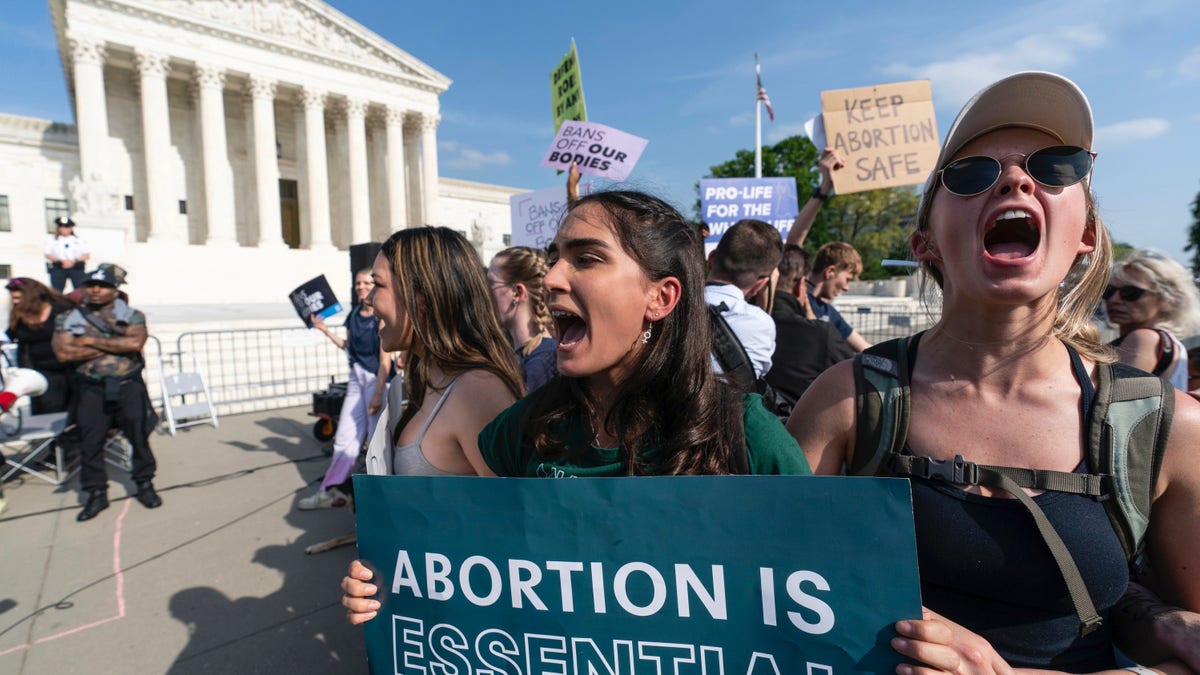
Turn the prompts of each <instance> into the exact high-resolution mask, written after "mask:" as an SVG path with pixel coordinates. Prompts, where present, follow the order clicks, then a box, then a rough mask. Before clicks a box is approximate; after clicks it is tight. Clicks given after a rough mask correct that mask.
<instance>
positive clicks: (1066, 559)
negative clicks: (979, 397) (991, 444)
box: [888, 453, 1103, 637]
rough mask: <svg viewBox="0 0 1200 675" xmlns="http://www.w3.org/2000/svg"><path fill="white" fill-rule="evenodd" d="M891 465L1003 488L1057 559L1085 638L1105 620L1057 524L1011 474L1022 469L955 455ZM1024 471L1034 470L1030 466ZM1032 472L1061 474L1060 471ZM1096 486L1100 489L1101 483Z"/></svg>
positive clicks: (908, 472)
mask: <svg viewBox="0 0 1200 675" xmlns="http://www.w3.org/2000/svg"><path fill="white" fill-rule="evenodd" d="M917 467H921V468H922V469H923V470H922V471H920V472H918V471H917V470H916V468H917ZM888 468H889V469H891V470H892V472H893V473H894V474H895V475H900V476H909V477H917V478H929V479H935V480H944V481H946V482H949V483H954V484H955V485H982V486H984V487H990V488H996V489H1000V490H1004V491H1005V492H1007V493H1009V494H1010V495H1012V496H1013V497H1016V498H1017V500H1018V501H1020V502H1021V504H1022V505H1023V506H1024V507H1025V510H1026V511H1028V512H1029V515H1030V516H1031V517H1032V518H1033V522H1034V525H1036V526H1037V529H1038V533H1039V534H1040V535H1042V541H1043V542H1045V544H1046V548H1047V549H1049V551H1050V555H1051V556H1053V558H1054V562H1055V564H1056V565H1057V566H1058V571H1059V574H1061V575H1062V579H1063V582H1064V583H1065V584H1066V586H1067V593H1068V594H1069V595H1070V596H1071V604H1072V605H1074V607H1075V615H1076V616H1078V617H1079V636H1080V637H1083V636H1085V635H1088V634H1089V633H1092V632H1094V631H1095V630H1096V629H1098V628H1100V625H1101V624H1102V623H1103V620H1102V619H1101V618H1100V615H1099V614H1098V613H1097V612H1096V605H1095V603H1093V602H1092V596H1091V594H1090V593H1088V589H1087V584H1086V583H1084V581H1083V575H1081V574H1080V573H1079V567H1078V566H1077V565H1076V564H1075V559H1074V558H1072V557H1071V552H1070V551H1069V550H1068V549H1067V545H1066V544H1065V543H1064V542H1063V540H1062V537H1060V536H1059V535H1058V531H1057V530H1055V529H1054V525H1053V524H1051V523H1050V520H1049V519H1048V518H1046V514H1045V513H1044V512H1043V511H1042V509H1041V507H1039V506H1038V505H1037V502H1035V501H1033V499H1032V498H1031V497H1030V496H1029V495H1027V494H1025V490H1023V489H1022V486H1021V485H1019V484H1018V483H1017V481H1016V480H1014V479H1013V478H1012V477H1011V476H1010V473H1009V472H1011V471H1021V470H1014V469H1012V468H1009V467H990V466H986V465H982V464H976V463H974V462H968V461H966V460H964V459H963V456H962V455H956V456H955V457H954V459H952V460H948V459H947V460H937V459H930V458H928V457H914V456H911V455H901V454H898V453H893V454H890V455H889V461H888ZM1024 471H1030V472H1032V470H1029V469H1026V470H1024ZM1033 473H1041V474H1059V473H1060V472H1054V471H1042V472H1033ZM1062 475H1067V474H1062ZM1085 478H1095V479H1097V483H1098V479H1099V476H1087V477H1085ZM1047 489H1052V488H1047ZM1097 489H1099V485H1098V484H1097Z"/></svg>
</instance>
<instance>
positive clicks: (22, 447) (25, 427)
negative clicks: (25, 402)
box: [0, 409, 74, 485]
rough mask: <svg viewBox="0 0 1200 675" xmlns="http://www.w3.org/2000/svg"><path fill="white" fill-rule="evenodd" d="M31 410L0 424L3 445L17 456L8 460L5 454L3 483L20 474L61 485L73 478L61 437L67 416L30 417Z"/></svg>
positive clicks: (19, 411) (0, 439) (9, 414)
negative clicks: (59, 440)
mask: <svg viewBox="0 0 1200 675" xmlns="http://www.w3.org/2000/svg"><path fill="white" fill-rule="evenodd" d="M27 411H28V409H23V410H17V409H13V410H11V411H9V412H8V413H7V414H6V415H5V416H6V417H10V416H11V417H17V418H18V419H16V420H8V421H6V422H5V423H4V424H0V445H2V446H4V448H5V450H6V451H7V450H13V451H15V452H16V453H17V454H16V455H15V456H12V457H9V456H8V453H7V452H5V459H4V466H3V467H0V469H3V470H4V474H3V475H2V476H0V480H8V478H9V477H11V476H12V475H13V474H15V473H17V472H18V471H24V472H25V473H27V474H30V475H32V476H37V477H38V478H41V479H42V480H44V481H47V482H49V483H53V484H55V485H62V484H63V483H65V482H67V480H69V479H70V478H71V476H72V475H73V474H74V472H70V473H68V471H67V469H68V467H67V466H66V458H65V457H64V455H63V449H62V445H61V444H60V443H58V442H57V441H58V438H59V436H61V435H62V433H63V431H64V430H65V429H66V426H67V413H65V412H60V413H47V414H45V415H30V414H28V412H27Z"/></svg>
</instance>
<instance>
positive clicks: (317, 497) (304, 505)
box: [296, 488, 350, 511]
mask: <svg viewBox="0 0 1200 675" xmlns="http://www.w3.org/2000/svg"><path fill="white" fill-rule="evenodd" d="M349 503H350V498H349V497H347V496H346V494H345V493H344V492H342V491H341V490H339V489H337V488H329V489H328V490H317V491H316V492H314V493H313V494H311V495H309V496H307V497H305V498H303V499H301V500H300V501H299V502H297V503H296V507H297V508H299V509H300V510H301V511H312V510H313V509H333V508H338V507H341V506H345V505H346V504H349Z"/></svg>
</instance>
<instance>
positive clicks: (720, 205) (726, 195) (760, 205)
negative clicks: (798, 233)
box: [700, 178, 800, 244]
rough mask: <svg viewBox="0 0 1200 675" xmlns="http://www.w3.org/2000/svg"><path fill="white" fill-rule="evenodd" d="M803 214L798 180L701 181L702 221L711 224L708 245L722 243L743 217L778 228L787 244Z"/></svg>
mask: <svg viewBox="0 0 1200 675" xmlns="http://www.w3.org/2000/svg"><path fill="white" fill-rule="evenodd" d="M799 213H800V208H799V206H798V205H797V199H796V179H795V178H701V179H700V220H703V221H704V223H705V224H706V225H708V237H707V238H706V239H705V240H704V243H706V244H715V243H717V242H718V241H721V236H722V235H724V234H725V231H726V230H728V229H729V228H730V227H731V226H732V225H733V224H734V223H736V222H737V221H739V220H741V219H743V218H754V219H755V220H762V221H765V222H767V223H770V224H771V225H774V226H775V227H776V228H777V229H778V230H779V234H780V235H781V236H782V237H783V239H784V241H787V234H788V230H790V229H792V221H793V220H795V218H796V216H797V215H798V214H799Z"/></svg>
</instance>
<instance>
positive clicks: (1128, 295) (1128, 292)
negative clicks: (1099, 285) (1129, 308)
mask: <svg viewBox="0 0 1200 675" xmlns="http://www.w3.org/2000/svg"><path fill="white" fill-rule="evenodd" d="M1113 293H1116V294H1117V295H1119V296H1121V299H1122V300H1124V301H1125V302H1137V301H1138V300H1141V299H1142V296H1143V295H1145V294H1146V293H1149V290H1148V289H1145V288H1142V287H1140V286H1109V287H1108V288H1105V289H1104V299H1105V300H1108V299H1109V298H1111V297H1112V296H1113Z"/></svg>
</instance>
